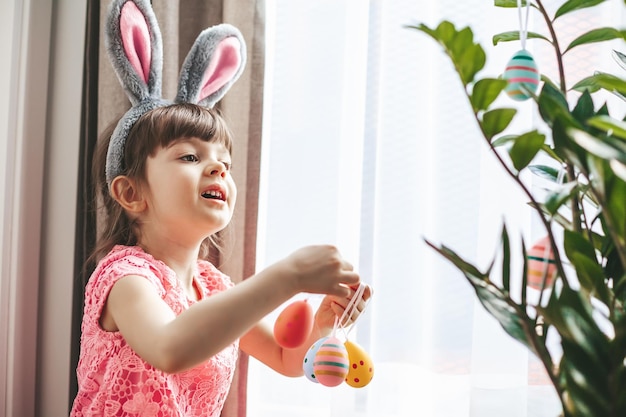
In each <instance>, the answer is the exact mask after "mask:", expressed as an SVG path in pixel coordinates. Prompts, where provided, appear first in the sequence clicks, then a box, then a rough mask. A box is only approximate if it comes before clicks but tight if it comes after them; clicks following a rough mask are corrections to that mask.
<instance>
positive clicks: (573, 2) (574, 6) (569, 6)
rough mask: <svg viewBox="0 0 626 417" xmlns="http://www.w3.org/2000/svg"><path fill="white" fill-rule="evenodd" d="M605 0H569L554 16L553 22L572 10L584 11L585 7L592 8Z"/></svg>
mask: <svg viewBox="0 0 626 417" xmlns="http://www.w3.org/2000/svg"><path fill="white" fill-rule="evenodd" d="M604 1H605V0H569V1H567V2H565V3H564V4H563V5H562V6H561V7H559V9H558V10H557V11H556V13H555V15H554V20H556V19H558V18H559V17H561V16H563V15H564V14H567V13H570V12H573V11H574V10H580V9H585V8H587V7H593V6H595V5H597V4H600V3H603V2H604Z"/></svg>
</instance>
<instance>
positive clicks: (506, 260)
mask: <svg viewBox="0 0 626 417" xmlns="http://www.w3.org/2000/svg"><path fill="white" fill-rule="evenodd" d="M510 282H511V246H510V244H509V234H508V233H507V231H506V227H502V287H503V288H504V290H505V291H506V292H508V293H510V292H511V285H510Z"/></svg>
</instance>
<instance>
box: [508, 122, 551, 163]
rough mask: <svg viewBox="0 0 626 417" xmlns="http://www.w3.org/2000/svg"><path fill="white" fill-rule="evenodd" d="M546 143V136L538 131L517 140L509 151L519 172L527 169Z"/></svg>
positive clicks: (525, 134)
mask: <svg viewBox="0 0 626 417" xmlns="http://www.w3.org/2000/svg"><path fill="white" fill-rule="evenodd" d="M544 141H545V136H544V135H542V134H540V133H538V132H537V131H536V130H535V131H532V132H528V133H524V134H523V135H521V136H519V137H518V138H517V139H516V140H515V143H514V144H513V147H512V148H511V149H510V150H509V156H510V157H511V161H512V162H513V166H514V167H515V169H516V170H517V171H518V172H519V171H521V170H522V169H524V168H526V166H527V165H528V164H529V163H530V161H532V160H533V158H534V157H535V155H537V152H539V150H540V149H541V147H542V146H543V143H544Z"/></svg>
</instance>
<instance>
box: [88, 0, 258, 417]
mask: <svg viewBox="0 0 626 417" xmlns="http://www.w3.org/2000/svg"><path fill="white" fill-rule="evenodd" d="M108 5H109V3H108V1H106V0H103V1H102V2H101V4H100V22H101V24H100V26H101V28H100V39H101V41H100V51H99V56H100V59H99V68H98V72H99V74H98V127H97V130H98V137H99V134H100V132H102V131H103V130H104V129H105V128H106V127H107V126H108V125H109V124H110V123H111V122H113V121H114V120H116V119H117V118H118V117H119V116H121V114H122V113H123V109H124V111H125V109H127V108H128V107H129V102H128V100H127V98H126V95H125V94H124V92H123V91H122V89H121V87H120V84H119V82H118V80H117V78H116V76H115V74H114V73H113V70H112V68H111V65H110V63H109V60H108V58H107V57H106V51H104V48H103V42H102V39H103V35H102V22H104V21H105V16H106V12H107V8H108ZM152 5H153V8H154V11H155V14H156V16H157V20H158V22H159V26H160V28H161V32H162V36H163V97H164V98H168V99H172V98H174V96H175V95H176V94H175V92H176V86H177V81H178V72H179V68H180V65H181V64H182V61H183V60H184V58H185V56H186V54H187V52H188V51H189V48H190V47H191V45H192V43H193V41H194V40H195V38H196V36H197V35H198V34H199V33H200V31H202V30H203V29H205V28H207V27H209V26H212V25H215V24H219V23H230V24H232V25H234V26H236V27H237V28H239V30H240V31H241V32H242V34H243V36H244V38H245V40H246V44H247V47H248V56H247V65H246V69H245V71H244V73H243V74H242V76H241V78H240V79H239V80H238V81H237V82H236V83H235V85H234V86H233V87H232V89H231V90H230V91H229V92H228V93H227V94H226V96H225V97H224V98H223V99H222V100H221V101H220V103H219V104H218V105H219V107H220V108H221V110H222V112H223V114H224V116H225V117H226V119H227V120H228V121H229V124H230V127H231V129H232V131H233V133H234V136H235V143H234V151H233V171H234V172H233V176H234V178H235V181H236V182H237V188H238V197H237V206H236V209H235V215H234V219H233V223H232V225H231V227H230V229H231V233H230V234H229V235H228V239H229V241H228V242H227V247H228V248H229V250H228V251H227V253H225V254H224V256H223V259H219V260H218V261H217V262H216V263H217V264H218V265H217V266H218V267H219V268H220V269H221V270H222V271H224V272H225V273H226V274H228V275H229V276H230V277H231V278H232V279H233V280H234V281H235V282H238V281H240V280H242V279H244V278H246V277H248V276H250V275H252V274H254V272H255V247H256V223H257V206H258V190H259V185H258V181H259V165H260V146H261V131H262V129H261V123H262V113H263V78H264V77H263V70H264V33H265V16H264V10H265V5H264V0H154V1H153V2H152ZM247 368H248V358H247V357H246V356H245V355H244V354H243V353H242V354H241V355H240V359H239V364H238V372H237V374H236V376H235V381H234V383H233V386H232V388H231V392H230V396H229V398H228V400H227V402H226V406H225V409H224V411H223V412H222V415H223V416H225V417H244V416H245V415H246V382H247V379H246V375H247Z"/></svg>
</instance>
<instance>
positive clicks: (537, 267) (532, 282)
mask: <svg viewBox="0 0 626 417" xmlns="http://www.w3.org/2000/svg"><path fill="white" fill-rule="evenodd" d="M526 260H527V265H528V271H527V275H526V285H527V286H528V287H530V288H533V289H535V290H541V284H542V281H543V275H544V272H545V275H546V288H549V287H550V286H551V285H552V282H553V281H554V278H555V277H556V261H555V259H554V252H553V251H552V248H551V247H550V239H549V237H548V236H546V237H544V238H543V239H540V240H539V241H537V243H535V244H534V245H533V246H532V247H531V248H530V250H529V251H528V253H527V254H526Z"/></svg>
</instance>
